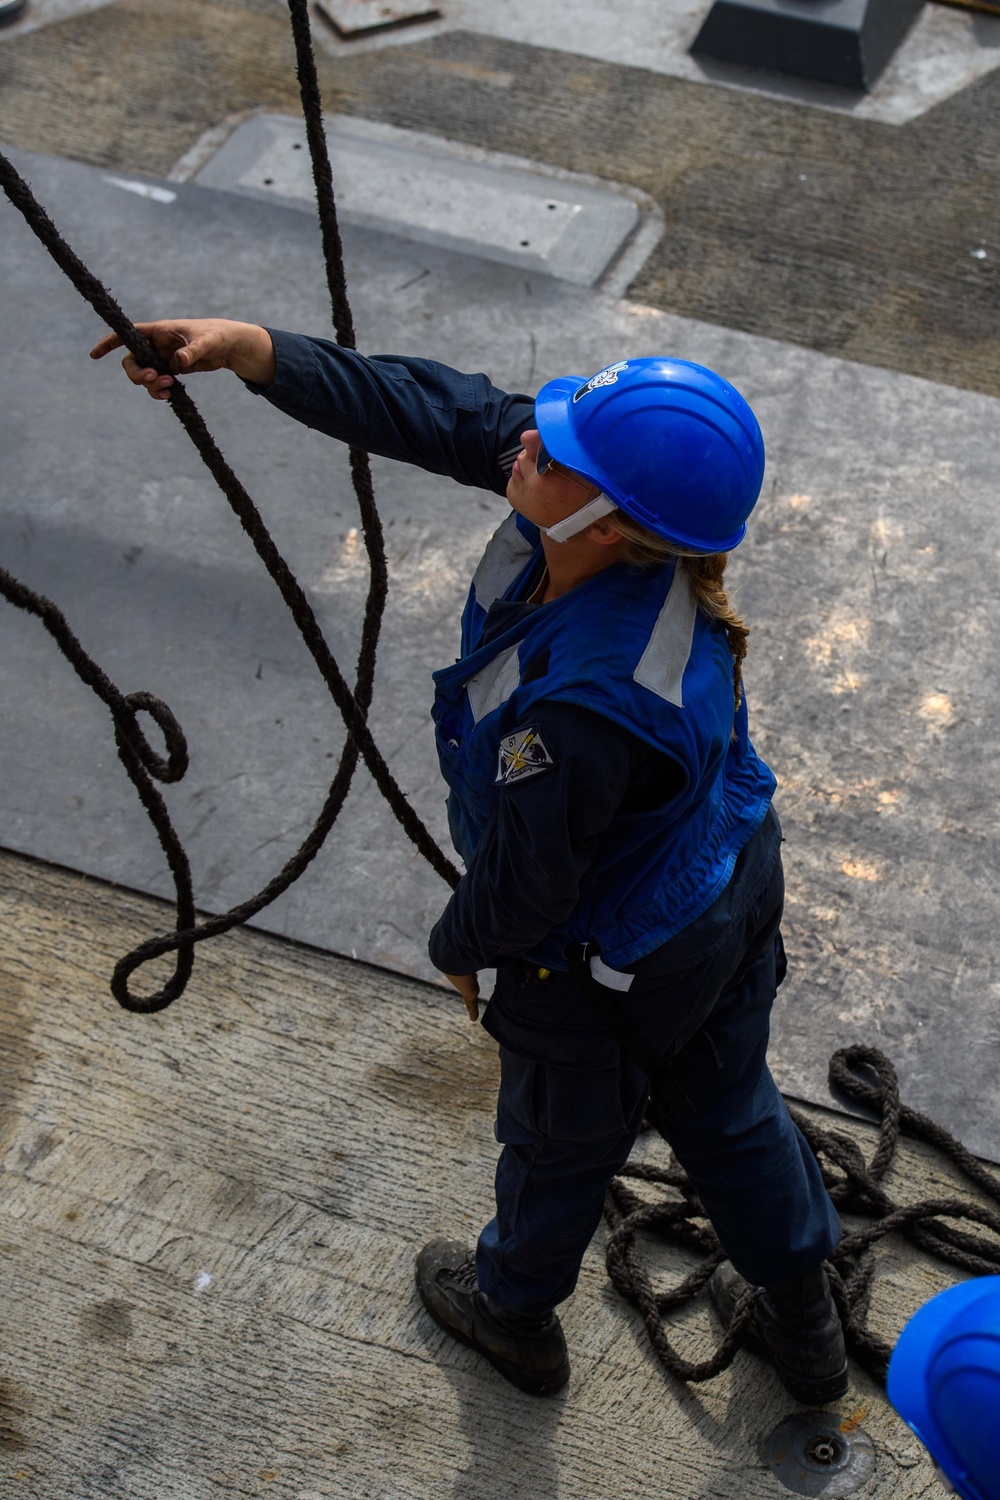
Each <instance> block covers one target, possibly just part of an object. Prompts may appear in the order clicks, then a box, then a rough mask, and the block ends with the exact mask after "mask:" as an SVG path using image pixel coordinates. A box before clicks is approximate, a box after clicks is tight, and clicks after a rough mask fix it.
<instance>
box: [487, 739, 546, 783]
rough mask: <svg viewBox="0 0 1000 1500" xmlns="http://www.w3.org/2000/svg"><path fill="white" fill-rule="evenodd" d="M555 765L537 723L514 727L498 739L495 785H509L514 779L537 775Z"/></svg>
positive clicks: (518, 779) (519, 779) (520, 779)
mask: <svg viewBox="0 0 1000 1500" xmlns="http://www.w3.org/2000/svg"><path fill="white" fill-rule="evenodd" d="M554 765H555V760H554V759H553V757H552V756H551V755H550V754H549V749H548V746H547V745H546V743H545V741H544V740H543V739H542V736H541V735H540V734H539V732H538V725H537V724H528V725H527V726H526V727H525V728H524V729H515V731H514V733H513V734H507V735H504V737H503V739H502V740H501V741H500V755H499V758H498V761H497V775H496V783H495V784H496V785H499V786H510V785H511V784H512V783H513V782H515V781H524V780H525V778H526V777H528V776H537V775H538V774H539V772H540V771H548V770H549V769H550V768H551V767H552V766H554Z"/></svg>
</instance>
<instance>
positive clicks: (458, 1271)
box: [442, 1260, 478, 1292]
mask: <svg viewBox="0 0 1000 1500" xmlns="http://www.w3.org/2000/svg"><path fill="white" fill-rule="evenodd" d="M444 1278H447V1280H448V1281H450V1282H451V1284H452V1286H455V1287H458V1288H459V1290H460V1291H463V1292H474V1291H477V1290H478V1283H477V1281H476V1262H475V1260H464V1261H463V1262H462V1264H461V1265H460V1266H455V1268H454V1269H453V1270H452V1269H449V1270H447V1271H444V1272H443V1273H442V1279H444Z"/></svg>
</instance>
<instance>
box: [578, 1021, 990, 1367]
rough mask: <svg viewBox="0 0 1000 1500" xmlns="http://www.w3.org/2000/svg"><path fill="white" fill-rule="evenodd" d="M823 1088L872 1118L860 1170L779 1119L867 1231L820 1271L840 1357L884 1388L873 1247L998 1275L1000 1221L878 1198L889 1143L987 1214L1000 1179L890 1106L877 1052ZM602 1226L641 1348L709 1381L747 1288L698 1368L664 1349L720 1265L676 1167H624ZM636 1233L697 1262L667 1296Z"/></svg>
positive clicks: (841, 1067)
mask: <svg viewBox="0 0 1000 1500" xmlns="http://www.w3.org/2000/svg"><path fill="white" fill-rule="evenodd" d="M866 1071H867V1072H868V1073H870V1074H873V1075H874V1077H875V1080H876V1081H875V1082H874V1083H872V1082H871V1081H869V1079H868V1078H867V1077H866V1076H865V1072H866ZM830 1081H831V1083H833V1084H834V1085H835V1086H836V1087H837V1088H838V1089H840V1090H841V1091H842V1092H843V1093H844V1094H846V1095H847V1096H848V1097H849V1098H851V1099H853V1100H854V1101H855V1102H856V1103H858V1104H862V1105H864V1106H866V1107H867V1108H868V1109H872V1110H875V1111H876V1112H877V1114H878V1116H879V1134H878V1140H877V1142H876V1146H875V1150H874V1152H873V1154H872V1158H871V1161H869V1162H866V1161H865V1159H864V1156H863V1154H862V1152H861V1150H860V1149H859V1147H858V1146H857V1145H856V1144H855V1142H854V1141H853V1140H851V1139H850V1137H848V1136H846V1135H844V1134H843V1133H842V1132H840V1131H836V1130H824V1129H822V1128H821V1127H819V1126H817V1125H816V1124H815V1122H814V1121H812V1120H810V1119H807V1118H806V1116H804V1115H803V1114H802V1113H801V1112H800V1111H799V1110H796V1109H790V1111H789V1112H790V1114H791V1116H792V1119H793V1120H794V1121H795V1123H796V1125H797V1126H798V1127H799V1129H800V1130H801V1131H802V1133H803V1135H804V1136H805V1138H806V1140H807V1141H808V1143H809V1145H810V1147H811V1148H812V1150H813V1152H814V1153H815V1155H816V1157H817V1159H818V1160H819V1163H820V1166H821V1168H822V1171H823V1180H824V1182H825V1183H826V1186H827V1190H828V1192H829V1193H830V1196H831V1198H832V1199H833V1201H834V1203H835V1204H836V1205H837V1207H838V1208H839V1209H841V1210H843V1211H844V1212H845V1213H847V1214H850V1215H852V1216H857V1217H861V1218H868V1219H870V1220H871V1222H870V1223H868V1224H866V1225H864V1226H863V1227H861V1228H859V1229H855V1230H852V1231H851V1232H849V1233H848V1234H845V1236H844V1237H843V1239H842V1240H841V1241H840V1244H839V1245H838V1246H837V1248H836V1250H835V1251H834V1253H833V1255H832V1257H831V1260H830V1263H829V1267H828V1269H829V1271H830V1273H831V1276H830V1279H831V1285H832V1289H833V1294H834V1297H835V1299H836V1301H837V1304H838V1307H839V1310H840V1314H841V1318H842V1319H843V1323H844V1330H845V1336H846V1339H847V1345H848V1349H849V1350H850V1352H851V1353H852V1354H853V1355H854V1357H855V1358H856V1359H857V1360H858V1361H859V1362H860V1363H861V1364H863V1365H864V1366H865V1368H866V1369H867V1370H869V1371H870V1372H871V1374H873V1375H874V1376H875V1377H876V1378H877V1379H879V1380H884V1379H885V1372H886V1369H887V1367H888V1363H889V1357H890V1355H891V1353H892V1350H891V1347H890V1345H888V1344H887V1343H886V1342H885V1341H884V1340H883V1339H881V1338H879V1337H878V1336H877V1335H876V1334H874V1333H873V1332H872V1331H871V1329H869V1327H868V1315H869V1308H870V1302H871V1290H872V1279H873V1275H874V1270H875V1258H874V1247H875V1246H876V1245H877V1243H878V1242H879V1240H881V1239H884V1238H885V1236H886V1235H888V1234H893V1233H896V1232H899V1233H902V1234H905V1235H906V1236H907V1238H909V1239H910V1240H912V1241H913V1242H914V1243H915V1244H916V1245H918V1246H919V1247H920V1248H921V1249H922V1250H924V1251H925V1252H926V1253H927V1254H928V1255H931V1256H933V1257H934V1258H935V1259H937V1260H940V1261H944V1262H945V1263H946V1264H948V1265H953V1266H956V1267H958V1268H959V1269H961V1270H963V1271H968V1272H970V1273H971V1274H972V1275H976V1276H990V1275H996V1274H997V1273H998V1272H1000V1211H995V1210H993V1209H991V1208H987V1207H984V1206H982V1205H980V1204H978V1203H975V1202H972V1201H971V1200H969V1199H967V1198H960V1197H941V1198H925V1199H921V1200H920V1201H918V1202H915V1203H905V1204H901V1203H896V1202H895V1201H894V1200H893V1199H892V1198H890V1197H889V1195H888V1194H887V1193H886V1191H885V1189H884V1187H883V1186H882V1180H883V1178H884V1177H885V1175H886V1173H887V1172H888V1170H889V1168H890V1167H891V1165H892V1163H893V1161H894V1159H895V1156H896V1152H897V1148H898V1145H899V1139H900V1136H901V1135H906V1136H911V1137H913V1138H914V1139H916V1140H920V1141H924V1142H926V1143H927V1144H928V1145H931V1146H933V1147H935V1148H936V1149H937V1150H938V1151H940V1152H941V1153H942V1154H943V1155H944V1156H946V1157H947V1158H948V1159H949V1160H950V1161H951V1162H952V1164H953V1165H954V1166H955V1167H956V1168H957V1170H958V1171H959V1172H960V1173H961V1174H962V1176H964V1177H965V1178H967V1179H968V1180H969V1181H970V1182H973V1183H975V1185H976V1187H977V1188H979V1190H980V1191H981V1192H982V1193H985V1194H986V1196H987V1197H989V1198H991V1199H993V1201H994V1202H995V1203H997V1204H998V1205H1000V1177H998V1176H997V1174H996V1173H995V1172H991V1171H990V1170H989V1168H987V1167H985V1166H984V1165H983V1164H982V1162H979V1161H977V1160H976V1158H975V1157H974V1156H973V1155H972V1153H971V1152H970V1151H967V1150H966V1148H965V1147H964V1146H963V1145H962V1144H961V1142H959V1141H957V1140H956V1139H955V1137H954V1136H952V1135H950V1134H949V1133H948V1131H946V1130H945V1129H944V1128H943V1127H942V1126H940V1125H938V1124H936V1123H935V1122H934V1121H933V1120H929V1119H928V1118H927V1116H926V1115H922V1114H919V1113H918V1112H917V1111H916V1110H913V1109H909V1108H908V1107H907V1106H906V1105H904V1104H901V1103H900V1099H899V1083H898V1080H897V1078H896V1073H895V1070H894V1068H893V1066H892V1064H891V1062H890V1061H889V1059H888V1058H887V1057H886V1056H885V1054H884V1053H882V1052H880V1051H878V1049H877V1048H875V1047H865V1046H854V1047H844V1048H842V1049H841V1050H840V1051H838V1052H835V1053H834V1054H833V1057H832V1058H831V1060H830ZM628 1179H631V1180H633V1181H642V1182H651V1183H656V1184H657V1185H659V1186H661V1187H663V1188H664V1189H667V1190H668V1191H669V1192H670V1194H671V1195H670V1196H669V1197H666V1196H665V1197H664V1198H662V1199H661V1200H659V1201H656V1202H653V1203H650V1202H648V1201H646V1200H645V1199H643V1198H640V1197H639V1196H638V1194H636V1193H635V1192H633V1191H632V1189H631V1188H630V1187H629V1186H628ZM605 1219H606V1221H607V1224H608V1229H609V1231H610V1232H609V1235H608V1242H607V1251H606V1257H607V1267H608V1274H609V1276H610V1277H611V1280H612V1282H613V1283H614V1286H615V1287H616V1289H617V1290H618V1291H619V1292H620V1293H621V1294H622V1296H623V1297H625V1298H627V1300H628V1301H629V1302H631V1303H632V1304H633V1305H634V1306H635V1307H636V1308H638V1310H639V1311H640V1312H641V1314H642V1316H643V1319H644V1321H645V1324H646V1331H647V1333H648V1335H649V1339H650V1343H651V1344H652V1346H653V1348H654V1350H655V1351H656V1354H657V1356H658V1357H659V1359H660V1360H661V1362H662V1363H663V1365H664V1367H665V1368H666V1369H667V1370H668V1371H669V1372H670V1374H671V1375H674V1376H676V1378H677V1379H678V1380H685V1381H692V1382H697V1381H703V1380H711V1379H712V1377H713V1376H715V1375H718V1374H719V1373H720V1371H722V1370H724V1369H726V1368H727V1367H728V1366H729V1365H730V1364H732V1362H733V1359H734V1358H735V1356H736V1353H737V1350H738V1349H739V1348H740V1347H741V1345H742V1344H743V1343H744V1342H745V1341H746V1336H747V1334H748V1333H749V1331H750V1326H751V1322H752V1315H753V1304H754V1301H755V1300H756V1291H755V1289H753V1288H750V1289H748V1292H747V1294H746V1295H744V1296H743V1297H742V1298H741V1300H740V1301H739V1302H738V1303H737V1306H736V1309H735V1312H734V1316H733V1320H732V1323H731V1324H730V1326H729V1328H728V1330H727V1331H726V1334H725V1336H724V1337H723V1339H722V1340H721V1342H720V1343H719V1345H718V1347H717V1348H716V1350H715V1352H714V1353H713V1354H712V1355H710V1356H709V1357H708V1358H707V1359H705V1360H701V1361H694V1360H688V1359H685V1358H684V1356H683V1355H682V1354H680V1352H679V1351H678V1350H677V1349H676V1347H675V1346H674V1344H673V1343H672V1342H671V1340H670V1337H669V1335H668V1333H667V1330H666V1327H665V1324H664V1315H665V1314H666V1313H669V1312H671V1311H673V1310H675V1309H676V1308H679V1307H682V1306H684V1305H685V1304H686V1303H688V1302H691V1301H692V1300H693V1299H694V1298H695V1297H696V1296H697V1295H698V1293H699V1292H700V1291H701V1290H702V1289H703V1287H705V1285H706V1284H707V1283H708V1281H709V1280H710V1278H711V1276H712V1273H713V1272H714V1271H715V1269H716V1267H717V1266H718V1265H719V1264H720V1263H721V1261H722V1260H723V1258H724V1251H723V1249H722V1247H721V1245H720V1244H719V1240H718V1238H717V1236H716V1234H715V1232H714V1230H713V1229H712V1227H711V1225H710V1224H709V1223H708V1221H707V1219H706V1216H705V1211H704V1209H703V1207H702V1205H701V1203H700V1202H699V1201H698V1198H697V1195H696V1193H695V1190H694V1187H693V1185H692V1184H691V1182H690V1180H689V1179H688V1177H687V1176H686V1175H685V1173H684V1172H683V1170H682V1169H681V1168H680V1167H677V1166H669V1167H658V1166H654V1165H651V1164H649V1163H644V1162H635V1163H630V1164H629V1165H627V1166H626V1167H624V1168H623V1169H622V1172H621V1173H620V1175H619V1176H618V1177H617V1178H616V1179H615V1181H614V1182H613V1183H612V1184H611V1187H610V1189H609V1191H608V1195H607V1200H606V1204H605ZM945 1220H947V1221H949V1222H943V1221H945ZM955 1220H959V1221H965V1222H966V1223H969V1224H975V1225H978V1226H980V1227H981V1228H983V1229H985V1230H988V1231H989V1237H987V1236H984V1235H981V1234H970V1233H968V1232H967V1231H966V1230H963V1229H958V1228H956V1227H955V1223H954V1221H955ZM641 1231H645V1232H647V1233H653V1234H655V1235H657V1236H658V1237H659V1238H661V1239H664V1240H667V1241H671V1242H673V1243H676V1244H679V1245H683V1246H684V1247H685V1248H686V1249H688V1250H693V1251H695V1252H697V1253H699V1254H700V1255H701V1256H702V1257H703V1259H702V1262H701V1264H700V1265H698V1266H697V1267H696V1268H695V1269H694V1270H693V1271H692V1272H690V1274H689V1275H687V1276H685V1277H684V1278H683V1280H681V1281H680V1282H679V1283H678V1284H677V1285H676V1286H673V1287H670V1288H667V1289H666V1290H659V1291H658V1290H657V1289H656V1288H655V1287H654V1285H653V1281H652V1278H651V1276H650V1274H649V1271H648V1269H647V1267H646V1264H645V1261H644V1259H643V1255H642V1251H641V1247H640V1244H639V1239H638V1236H639V1234H640V1232H641Z"/></svg>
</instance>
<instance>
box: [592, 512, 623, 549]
mask: <svg viewBox="0 0 1000 1500" xmlns="http://www.w3.org/2000/svg"><path fill="white" fill-rule="evenodd" d="M587 535H588V537H589V538H590V540H591V541H592V542H596V543H597V544H598V546H599V547H613V546H614V545H615V544H616V543H617V542H623V541H624V540H625V537H624V535H623V534H622V532H620V531H619V530H618V527H617V526H615V525H613V523H612V522H611V521H609V520H608V518H607V516H601V517H600V518H599V519H598V520H596V521H591V523H590V525H589V526H588V527H587Z"/></svg>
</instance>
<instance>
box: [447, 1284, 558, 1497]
mask: <svg viewBox="0 0 1000 1500" xmlns="http://www.w3.org/2000/svg"><path fill="white" fill-rule="evenodd" d="M421 1331H422V1332H423V1333H424V1335H425V1337H426V1339H427V1340H428V1342H431V1341H432V1340H433V1339H434V1338H435V1336H436V1335H437V1333H438V1330H437V1327H436V1325H435V1324H434V1322H433V1321H432V1320H431V1318H430V1316H429V1315H428V1314H427V1313H424V1315H423V1318H422V1321H421ZM448 1342H449V1344H451V1349H452V1350H454V1351H455V1352H454V1353H453V1354H452V1353H451V1352H449V1355H448V1356H446V1361H442V1363H441V1365H440V1369H441V1371H442V1373H443V1374H444V1375H445V1376H446V1378H447V1379H448V1380H449V1381H450V1383H451V1384H452V1385H453V1386H454V1389H455V1394H456V1397H457V1401H456V1408H457V1409H456V1410H455V1412H454V1414H453V1417H454V1419H457V1424H458V1432H457V1433H456V1432H455V1431H454V1428H451V1427H450V1424H449V1427H450V1437H449V1434H442V1437H443V1441H442V1448H444V1447H446V1446H447V1447H451V1446H452V1444H453V1443H454V1446H455V1447H456V1448H457V1447H459V1445H460V1444H461V1445H462V1446H464V1447H465V1448H466V1449H467V1450H468V1460H467V1462H466V1465H465V1467H464V1468H463V1469H461V1470H460V1472H458V1473H457V1474H456V1475H455V1477H454V1479H453V1481H452V1486H451V1488H450V1489H449V1488H447V1486H446V1484H442V1485H441V1488H440V1489H439V1490H438V1491H437V1493H438V1494H439V1495H440V1496H441V1497H447V1500H509V1497H510V1496H512V1495H525V1496H528V1495H530V1496H533V1497H534V1500H548V1497H550V1496H555V1495H557V1494H558V1493H559V1463H558V1458H557V1455H556V1452H555V1449H554V1447H553V1435H554V1433H555V1431H556V1429H557V1428H558V1427H559V1425H560V1423H561V1421H562V1420H563V1408H564V1406H565V1403H566V1400H567V1397H568V1395H569V1393H570V1392H571V1391H572V1383H571V1384H570V1385H568V1386H567V1387H565V1389H564V1390H562V1391H560V1392H559V1393H558V1394H557V1395H555V1396H546V1397H539V1396H528V1395H526V1394H525V1393H524V1392H523V1391H519V1390H517V1388H516V1387H515V1386H512V1385H511V1384H510V1383H509V1381H507V1380H505V1379H504V1378H503V1376H502V1375H499V1374H498V1373H497V1372H496V1371H495V1370H493V1369H491V1368H490V1366H489V1365H488V1364H487V1363H486V1361H485V1360H484V1359H483V1358H482V1356H481V1355H479V1354H476V1353H474V1352H473V1351H472V1350H471V1349H464V1348H457V1347H456V1346H455V1345H454V1344H453V1343H452V1342H451V1340H449V1341H448ZM450 1415H452V1414H450Z"/></svg>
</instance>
